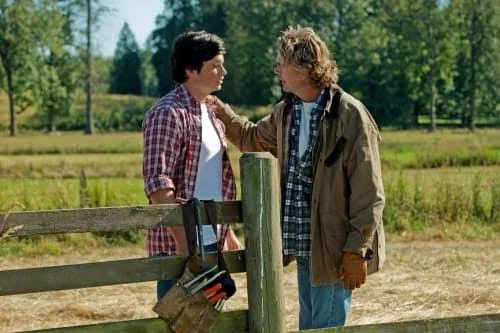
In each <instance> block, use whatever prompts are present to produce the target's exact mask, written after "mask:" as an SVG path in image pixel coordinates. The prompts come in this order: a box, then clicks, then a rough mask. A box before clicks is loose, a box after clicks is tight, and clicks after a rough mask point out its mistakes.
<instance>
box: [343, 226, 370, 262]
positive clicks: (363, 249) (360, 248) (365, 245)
mask: <svg viewBox="0 0 500 333" xmlns="http://www.w3.org/2000/svg"><path fill="white" fill-rule="evenodd" d="M371 244H372V242H371V240H370V239H364V237H362V235H361V234H360V233H358V232H355V231H353V232H350V233H349V234H348V235H347V241H346V243H345V245H344V248H343V249H342V251H344V252H353V253H357V254H359V255H360V256H361V257H363V258H367V257H369V256H370V254H372V253H373V250H372V248H371Z"/></svg>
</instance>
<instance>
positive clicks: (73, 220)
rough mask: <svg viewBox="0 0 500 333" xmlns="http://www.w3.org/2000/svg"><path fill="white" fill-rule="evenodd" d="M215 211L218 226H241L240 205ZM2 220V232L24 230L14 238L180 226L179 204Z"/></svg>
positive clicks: (33, 214) (59, 212) (1, 217)
mask: <svg viewBox="0 0 500 333" xmlns="http://www.w3.org/2000/svg"><path fill="white" fill-rule="evenodd" d="M216 207H217V212H218V214H217V221H218V223H220V224H223V223H239V222H241V202H240V201H226V202H223V203H222V202H221V203H216ZM4 219H5V226H4V228H3V231H6V230H8V229H10V228H13V227H16V226H21V225H22V226H23V227H22V228H21V229H19V230H17V231H16V232H15V233H14V234H13V236H27V235H41V234H56V233H66V232H88V231H113V230H129V229H145V228H149V227H154V226H159V225H182V210H181V208H180V205H179V204H170V205H152V206H131V207H106V208H82V209H64V210H53V211H50V210H49V211H36V212H14V213H11V214H10V215H8V216H7V217H5V215H0V225H1V223H2V221H3V220H4ZM202 222H203V223H204V224H208V220H207V217H206V214H205V210H204V209H202Z"/></svg>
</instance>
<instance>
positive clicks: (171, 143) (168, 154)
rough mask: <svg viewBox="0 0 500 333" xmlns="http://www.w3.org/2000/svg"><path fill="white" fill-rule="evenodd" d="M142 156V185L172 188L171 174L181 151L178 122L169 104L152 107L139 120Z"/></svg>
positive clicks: (147, 189)
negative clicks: (158, 107)
mask: <svg viewBox="0 0 500 333" xmlns="http://www.w3.org/2000/svg"><path fill="white" fill-rule="evenodd" d="M142 132H143V140H144V149H143V152H144V156H143V163H142V174H143V178H144V189H145V192H146V195H147V196H148V197H149V196H150V195H151V194H152V193H155V192H158V191H161V190H167V189H172V190H173V191H175V184H174V181H173V175H174V174H175V170H176V167H177V164H178V161H179V154H180V151H181V133H182V131H181V123H180V121H179V117H178V115H177V113H176V112H175V110H174V109H172V108H161V109H156V110H151V111H149V112H148V114H147V115H146V117H145V119H144V121H143V124H142Z"/></svg>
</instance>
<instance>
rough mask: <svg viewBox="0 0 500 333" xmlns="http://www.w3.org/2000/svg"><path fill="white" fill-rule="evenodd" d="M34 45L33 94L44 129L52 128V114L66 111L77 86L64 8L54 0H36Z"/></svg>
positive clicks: (67, 18) (59, 114) (70, 37)
mask: <svg viewBox="0 0 500 333" xmlns="http://www.w3.org/2000/svg"><path fill="white" fill-rule="evenodd" d="M38 15H39V24H41V26H43V27H44V29H43V30H42V31H40V32H39V33H38V37H39V38H38V39H37V41H36V43H37V44H36V45H38V47H37V49H38V50H40V52H39V53H38V54H37V58H38V63H39V66H38V71H37V75H36V77H35V78H34V79H35V81H36V86H35V87H34V90H33V92H34V96H35V97H36V103H37V106H38V112H39V116H40V117H41V118H44V119H45V120H46V128H47V131H49V132H53V131H55V130H56V118H57V117H58V116H62V115H65V114H68V112H69V109H70V107H71V103H72V98H73V93H74V91H75V89H76V86H77V79H76V73H77V66H78V65H77V61H76V59H75V57H73V56H72V55H71V50H73V49H74V48H73V46H74V38H73V33H72V30H71V22H70V20H69V15H68V13H67V12H66V11H65V8H64V7H63V6H61V4H60V3H59V2H58V1H56V0H43V1H39V8H38Z"/></svg>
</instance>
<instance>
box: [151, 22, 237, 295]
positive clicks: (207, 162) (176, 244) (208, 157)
mask: <svg viewBox="0 0 500 333" xmlns="http://www.w3.org/2000/svg"><path fill="white" fill-rule="evenodd" d="M224 54H225V49H224V42H223V41H222V39H221V38H219V37H218V36H216V35H214V34H210V33H207V32H205V31H194V32H186V33H183V34H181V35H179V36H178V37H177V38H176V39H175V41H174V43H173V50H172V56H171V61H172V75H173V79H174V81H175V82H176V86H175V88H174V89H173V90H172V91H170V92H169V93H168V94H166V95H165V96H163V97H162V98H161V99H160V100H159V101H158V102H156V104H155V105H154V106H153V107H152V108H151V109H150V110H149V111H148V112H147V114H146V116H145V118H144V121H143V124H142V130H143V137H144V156H143V178H144V187H145V192H146V195H147V197H148V199H149V201H150V203H152V204H167V203H176V202H182V201H184V200H187V199H191V198H193V197H196V198H198V199H200V200H215V201H226V200H235V199H236V186H235V180H234V175H233V171H232V169H231V165H230V163H229V158H228V155H227V152H226V141H225V133H224V127H223V125H222V123H221V121H220V120H218V119H217V118H215V116H214V106H213V105H212V104H207V103H206V99H207V96H208V95H209V94H211V93H212V92H214V91H218V90H220V89H221V88H222V83H223V81H224V76H225V75H226V74H227V72H226V69H225V68H224ZM203 233H204V237H203V238H204V246H205V250H207V251H215V250H216V249H217V242H220V244H219V245H221V246H224V248H226V249H230V250H236V249H239V248H240V244H239V241H238V239H237V238H236V236H235V234H234V233H233V231H232V229H231V228H230V226H229V225H224V226H221V227H220V228H218V232H217V234H218V235H215V233H214V232H213V229H212V227H211V226H204V230H203ZM147 244H148V254H149V256H156V255H187V254H188V250H187V244H186V237H185V234H184V228H182V227H154V228H150V229H149V230H148V236H147ZM174 283H175V280H163V281H158V286H157V294H158V299H160V298H161V297H162V296H163V295H164V294H165V293H166V292H167V291H168V290H169V289H170V288H171V287H172V286H173V285H174Z"/></svg>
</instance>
